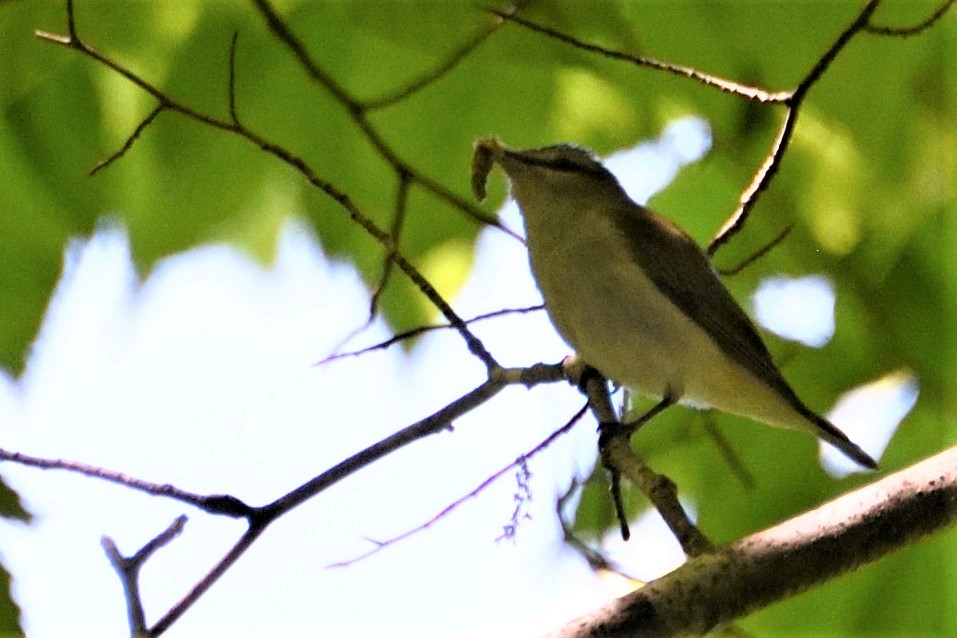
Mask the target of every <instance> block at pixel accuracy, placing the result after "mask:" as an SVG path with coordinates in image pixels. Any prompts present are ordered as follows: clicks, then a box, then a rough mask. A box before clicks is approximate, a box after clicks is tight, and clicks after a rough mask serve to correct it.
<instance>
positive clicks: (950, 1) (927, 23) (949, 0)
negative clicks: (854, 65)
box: [864, 0, 954, 37]
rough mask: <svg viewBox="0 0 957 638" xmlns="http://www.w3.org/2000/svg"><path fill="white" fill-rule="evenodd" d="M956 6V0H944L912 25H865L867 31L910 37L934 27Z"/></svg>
mask: <svg viewBox="0 0 957 638" xmlns="http://www.w3.org/2000/svg"><path fill="white" fill-rule="evenodd" d="M952 6H954V0H944V1H943V2H942V3H941V4H940V6H939V7H937V9H935V10H934V12H933V13H931V14H930V15H929V16H927V18H926V19H925V20H922V21H921V22H919V23H917V24H915V25H914V26H912V27H887V26H882V25H876V24H873V23H872V22H868V24H867V26H866V27H864V30H865V31H866V32H867V33H871V34H874V35H889V36H897V37H908V36H912V35H917V34H919V33H921V32H923V31H924V29H927V28H929V27H932V26H933V25H934V23H936V22H937V21H938V20H940V19H941V18H943V17H944V14H946V13H947V12H948V11H949V10H950V8H951V7H952Z"/></svg>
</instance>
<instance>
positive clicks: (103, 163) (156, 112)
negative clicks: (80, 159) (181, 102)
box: [89, 104, 166, 176]
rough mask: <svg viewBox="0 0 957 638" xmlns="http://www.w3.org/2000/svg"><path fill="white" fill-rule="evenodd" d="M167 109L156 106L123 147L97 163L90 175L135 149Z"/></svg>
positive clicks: (164, 106)
mask: <svg viewBox="0 0 957 638" xmlns="http://www.w3.org/2000/svg"><path fill="white" fill-rule="evenodd" d="M165 109H166V105H165V104H159V105H157V106H156V108H154V109H153V110H152V111H150V114H149V115H147V116H146V117H145V118H143V121H142V122H140V123H139V124H137V125H136V128H135V129H133V132H132V133H131V134H130V136H129V137H127V138H126V141H125V142H123V145H122V146H121V147H120V148H118V149H117V150H116V151H114V152H113V153H111V154H110V155H109V156H108V157H106V158H105V159H102V160H100V161H99V162H97V163H96V165H95V166H94V167H93V168H91V169H90V172H89V175H91V176H92V175H96V174H97V173H98V172H100V171H101V170H103V169H104V168H106V167H107V166H109V165H110V164H112V163H113V162H115V161H116V160H118V159H120V158H121V157H123V156H124V155H126V153H127V151H129V150H130V149H131V148H133V144H134V143H135V142H136V140H138V139H139V137H140V134H142V133H143V131H144V130H146V127H147V126H149V125H150V124H152V123H153V120H155V119H156V118H157V117H158V116H159V114H160V113H162V112H163V111H164V110H165Z"/></svg>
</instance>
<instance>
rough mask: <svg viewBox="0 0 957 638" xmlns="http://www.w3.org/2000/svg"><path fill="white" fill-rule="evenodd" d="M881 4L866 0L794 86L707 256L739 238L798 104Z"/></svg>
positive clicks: (779, 156) (778, 158) (787, 138)
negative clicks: (762, 156)
mask: <svg viewBox="0 0 957 638" xmlns="http://www.w3.org/2000/svg"><path fill="white" fill-rule="evenodd" d="M878 4H880V0H869V1H868V3H867V4H866V5H865V6H864V8H863V9H862V10H861V12H860V14H858V16H857V18H855V20H854V21H853V22H852V23H851V24H850V25H848V27H847V28H846V29H844V31H842V32H841V34H840V35H839V36H838V37H837V39H836V40H835V41H834V44H832V45H831V47H830V48H829V49H828V50H827V51H826V52H825V53H824V55H822V56H821V57H820V59H819V60H818V61H817V62H816V63H815V64H814V66H813V67H812V68H811V70H810V71H809V72H808V74H807V75H806V76H805V77H804V79H803V80H801V82H800V83H799V84H798V85H797V87H796V88H795V89H794V90H793V91H792V92H791V93H790V95H788V96H787V98H786V99H784V100H783V102H784V103H785V104H786V105H787V107H788V112H787V115H785V117H784V122H783V123H782V124H781V130H780V132H779V133H778V137H777V139H776V140H775V141H774V145H773V146H772V148H771V153H770V154H769V155H768V156H767V157H766V158H765V160H764V164H762V166H761V168H760V169H758V172H757V173H756V174H755V176H754V179H753V180H752V181H751V184H750V185H749V186H748V187H747V188H746V189H745V190H744V192H743V193H742V194H741V198H740V205H739V206H738V208H737V210H735V211H734V212H733V213H732V214H731V216H730V217H728V219H727V220H725V222H724V224H722V226H721V229H720V230H719V231H718V233H717V234H716V235H715V236H714V237H713V238H712V239H711V242H710V243H709V244H708V248H707V253H708V255H709V256H712V257H713V256H714V254H715V253H716V252H717V251H718V249H719V248H721V246H723V245H724V244H726V243H727V242H728V240H730V239H731V238H732V237H734V236H735V235H736V234H738V233H739V232H740V231H741V229H742V228H744V224H745V223H746V222H747V220H748V216H749V215H750V214H751V210H752V209H753V208H754V205H755V204H756V203H757V201H758V197H759V196H760V195H761V193H763V192H764V191H765V190H766V189H767V187H768V185H769V184H770V183H771V179H772V178H773V177H774V176H775V175H776V174H777V172H778V168H780V165H781V162H782V161H783V159H784V153H785V151H786V150H787V148H788V145H789V144H790V142H791V136H792V135H793V133H794V126H795V123H796V122H797V116H798V111H799V110H800V108H801V104H802V103H803V101H804V98H805V97H806V96H807V92H808V90H810V88H811V86H813V85H814V83H815V82H817V81H818V80H819V79H820V78H821V76H822V75H823V74H824V72H825V71H826V70H827V69H828V67H830V65H831V63H832V62H833V61H834V59H835V58H836V57H837V55H838V53H840V52H841V51H842V50H843V49H844V47H845V46H847V43H848V42H850V41H851V38H853V37H854V36H855V35H856V34H857V33H858V32H860V31H861V30H862V29H864V28H865V27H866V26H867V21H868V20H869V19H870V17H871V15H872V14H873V13H874V10H875V9H877V5H878Z"/></svg>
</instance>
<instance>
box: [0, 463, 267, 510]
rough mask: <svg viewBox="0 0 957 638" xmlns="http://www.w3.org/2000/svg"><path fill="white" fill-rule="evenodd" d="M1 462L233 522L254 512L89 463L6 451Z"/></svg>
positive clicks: (226, 499) (220, 497) (221, 497)
mask: <svg viewBox="0 0 957 638" xmlns="http://www.w3.org/2000/svg"><path fill="white" fill-rule="evenodd" d="M0 460H4V461H10V462H13V463H19V464H20V465H26V466H29V467H36V468H40V469H42V470H66V471H68V472H75V473H77V474H83V475H84V476H89V477H92V478H98V479H100V480H103V481H107V482H110V483H116V484H118V485H123V486H124V487H128V488H130V489H133V490H137V491H140V492H145V493H147V494H150V495H152V496H163V497H165V498H171V499H174V500H177V501H180V502H183V503H187V504H189V505H192V506H194V507H198V508H199V509H201V510H203V511H204V512H208V513H210V514H222V515H226V516H231V517H233V518H241V517H246V516H248V515H249V513H250V512H251V511H252V508H251V507H249V506H248V505H246V504H245V503H243V502H242V501H240V500H239V499H237V498H236V497H234V496H229V495H228V494H212V495H204V494H194V493H192V492H187V491H186V490H181V489H179V488H177V487H174V486H173V485H170V484H169V483H163V484H160V483H152V482H150V481H144V480H142V479H138V478H134V477H132V476H127V475H126V474H123V473H122V472H114V471H112V470H107V469H104V468H101V467H95V466H93V465H87V464H86V463H80V462H78V461H67V460H64V459H44V458H40V457H36V456H28V455H26V454H21V453H20V452H11V451H9V450H4V449H0Z"/></svg>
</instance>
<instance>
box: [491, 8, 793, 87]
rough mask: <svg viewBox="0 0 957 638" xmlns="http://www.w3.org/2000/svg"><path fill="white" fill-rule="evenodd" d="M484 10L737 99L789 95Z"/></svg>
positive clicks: (555, 37)
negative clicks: (613, 47) (587, 40)
mask: <svg viewBox="0 0 957 638" xmlns="http://www.w3.org/2000/svg"><path fill="white" fill-rule="evenodd" d="M486 11H488V12H489V13H491V14H493V15H496V16H498V17H500V18H502V19H503V20H506V21H508V22H514V23H515V24H519V25H521V26H523V27H525V28H526V29H528V30H530V31H534V32H536V33H541V34H544V35H547V36H549V37H550V38H554V39H555V40H558V41H559V42H564V43H565V44H569V45H571V46H573V47H575V48H578V49H582V50H584V51H589V52H591V53H597V54H598V55H601V56H602V57H606V58H609V59H612V60H621V61H624V62H631V63H633V64H637V65H639V66H644V67H648V68H652V69H657V70H659V71H665V72H667V73H671V74H673V75H678V76H682V77H686V78H689V79H692V80H695V81H697V82H700V83H701V84H704V85H706V86H710V87H714V88H716V89H719V90H721V91H723V92H725V93H730V94H732V95H737V96H740V97H743V98H746V99H748V100H753V101H756V102H762V103H771V104H775V103H783V102H786V101H787V100H788V98H789V96H790V94H789V93H787V92H781V93H769V92H768V91H765V90H764V89H759V88H757V87H754V86H748V85H746V84H741V83H739V82H733V81H731V80H725V79H723V78H719V77H717V76H714V75H709V74H707V73H702V72H701V71H698V70H697V69H694V68H692V67H688V66H682V65H680V64H672V63H670V62H662V61H660V60H656V59H654V58H650V57H647V56H643V55H633V54H630V53H622V52H621V51H614V50H612V49H606V48H605V47H601V46H598V45H595V44H589V43H587V42H583V41H581V40H579V39H577V38H574V37H572V36H570V35H568V34H566V33H562V32H561V31H557V30H555V29H551V28H549V27H546V26H542V25H540V24H536V23H534V22H532V21H531V20H526V19H525V18H521V17H519V16H517V15H512V14H508V13H506V12H504V11H500V10H498V9H486Z"/></svg>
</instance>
